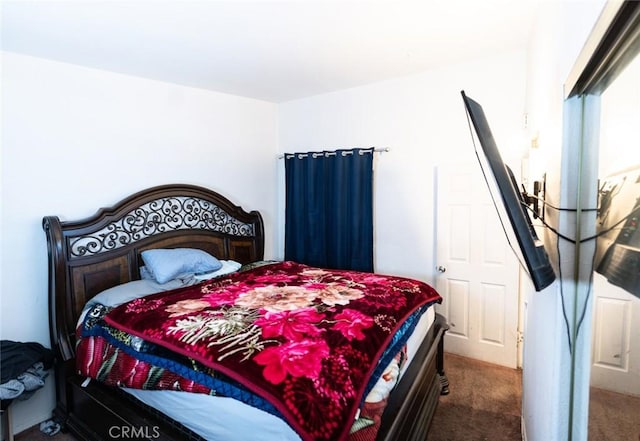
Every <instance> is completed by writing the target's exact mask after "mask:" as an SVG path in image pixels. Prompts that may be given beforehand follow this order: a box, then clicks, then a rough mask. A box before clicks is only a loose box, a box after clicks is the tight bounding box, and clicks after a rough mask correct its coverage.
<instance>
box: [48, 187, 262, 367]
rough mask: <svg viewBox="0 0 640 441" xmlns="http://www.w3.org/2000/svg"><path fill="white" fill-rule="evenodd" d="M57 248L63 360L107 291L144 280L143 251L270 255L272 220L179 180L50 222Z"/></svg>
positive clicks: (52, 267) (53, 256) (242, 257)
mask: <svg viewBox="0 0 640 441" xmlns="http://www.w3.org/2000/svg"><path fill="white" fill-rule="evenodd" d="M42 224H43V228H44V230H45V233H46V235H47V247H48V252H49V327H50V332H51V340H52V341H51V343H52V348H54V349H56V351H57V355H58V356H59V357H61V358H62V360H63V361H67V360H70V359H71V358H74V357H75V328H76V322H77V320H78V317H79V316H80V313H81V312H82V308H83V306H84V305H85V303H86V302H87V301H88V300H89V299H91V298H92V297H94V296H95V295H96V294H98V293H100V292H101V291H103V290H105V289H107V288H110V287H113V286H115V285H119V284H122V283H125V282H129V281H131V280H137V279H139V278H140V267H141V266H142V259H141V257H140V253H141V252H142V251H144V250H147V249H151V248H199V249H202V250H205V251H207V252H208V253H210V254H212V255H214V256H215V257H217V258H218V259H224V260H235V261H237V262H240V263H249V262H253V261H257V260H261V259H263V255H264V225H263V222H262V217H261V216H260V213H258V212H257V211H252V212H246V211H244V210H243V209H242V208H240V207H238V206H235V205H233V204H232V203H231V201H229V200H228V199H227V198H225V197H224V196H222V195H220V194H218V193H216V192H214V191H212V190H208V189H206V188H203V187H197V186H194V185H186V184H175V185H163V186H159V187H153V188H149V189H147V190H143V191H140V192H138V193H135V194H133V195H131V196H129V197H128V198H126V199H124V200H122V201H121V202H118V203H117V204H115V205H114V206H112V207H109V208H101V209H100V210H98V212H97V213H96V214H95V215H93V216H91V217H89V218H87V219H83V220H79V221H69V222H61V221H60V219H59V218H58V217H57V216H47V217H45V218H44V219H43V221H42Z"/></svg>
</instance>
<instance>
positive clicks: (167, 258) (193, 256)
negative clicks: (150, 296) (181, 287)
mask: <svg viewBox="0 0 640 441" xmlns="http://www.w3.org/2000/svg"><path fill="white" fill-rule="evenodd" d="M142 260H143V261H144V264H145V266H146V267H147V270H149V271H150V272H151V274H152V275H153V278H154V279H155V281H156V282H158V283H167V282H168V281H169V280H172V279H175V278H176V277H178V276H184V275H188V274H196V273H203V272H209V271H215V270H218V269H220V268H221V267H222V263H221V262H220V261H219V260H218V259H216V258H215V257H213V256H212V255H211V254H209V253H207V252H205V251H202V250H198V249H195V248H158V249H154V250H146V251H143V252H142Z"/></svg>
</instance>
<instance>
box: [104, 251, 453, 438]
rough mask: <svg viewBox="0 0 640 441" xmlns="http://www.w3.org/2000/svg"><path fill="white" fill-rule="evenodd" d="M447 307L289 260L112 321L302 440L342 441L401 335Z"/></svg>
mask: <svg viewBox="0 0 640 441" xmlns="http://www.w3.org/2000/svg"><path fill="white" fill-rule="evenodd" d="M440 300H441V299H440V296H439V295H438V294H437V293H436V291H435V290H433V289H432V288H431V287H430V286H429V285H426V284H424V283H422V282H419V281H416V280H411V279H406V278H401V277H393V276H382V275H377V274H371V273H360V272H353V271H341V270H325V269H320V268H313V267H309V266H305V265H302V264H298V263H294V262H282V263H276V264H272V265H267V266H262V267H258V268H255V269H252V270H250V271H247V272H242V273H237V274H233V275H231V276H227V277H224V278H222V279H215V280H212V281H210V282H205V283H202V284H199V285H195V286H192V287H187V288H182V289H179V290H175V291H171V292H163V293H159V294H154V295H150V296H147V297H143V298H140V299H137V300H134V301H132V302H130V303H126V304H124V305H121V306H119V307H117V308H115V309H113V310H112V311H110V312H109V313H108V314H107V315H106V316H105V318H104V321H105V322H106V324H107V325H109V326H110V327H112V328H115V329H117V330H120V331H124V332H126V333H128V334H131V335H133V336H137V337H140V338H142V339H144V340H145V341H148V342H151V343H154V344H156V345H158V346H160V347H163V348H167V349H170V350H171V351H173V352H175V353H177V354H181V355H183V356H186V357H188V358H190V359H194V360H196V361H198V362H199V363H202V365H204V366H207V367H210V368H212V369H214V370H215V371H217V372H221V373H223V374H225V375H227V376H228V377H230V378H231V379H233V380H236V381H238V382H239V383H241V384H242V385H244V387H246V388H247V389H248V390H250V391H251V392H253V393H256V394H257V395H260V396H261V397H263V398H265V399H267V400H268V401H269V402H270V403H271V404H272V405H273V406H274V407H275V408H276V409H277V410H278V411H279V412H280V413H281V414H282V415H283V417H284V418H285V419H286V420H287V421H288V423H289V424H290V425H291V426H292V427H293V428H294V429H295V430H296V431H297V432H298V434H299V435H300V436H301V437H302V439H303V440H340V439H346V438H347V437H348V434H349V429H350V427H351V423H352V422H353V420H354V416H355V414H356V411H357V409H358V408H359V406H360V403H361V400H362V398H363V394H364V392H365V388H366V386H367V383H368V380H369V377H370V376H371V375H372V373H373V371H374V370H375V368H376V366H377V362H378V360H379V359H380V357H381V355H382V353H383V352H384V350H385V348H386V347H387V346H388V344H389V342H390V341H391V339H392V338H393V336H394V333H395V332H396V331H397V330H398V329H399V328H400V326H401V325H402V323H403V321H404V320H405V319H406V318H407V317H409V316H410V315H411V314H412V313H413V312H414V311H416V310H417V309H419V308H420V307H422V306H424V305H428V304H431V303H434V302H439V301H440Z"/></svg>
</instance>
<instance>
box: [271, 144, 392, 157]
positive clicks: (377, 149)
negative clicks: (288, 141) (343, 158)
mask: <svg viewBox="0 0 640 441" xmlns="http://www.w3.org/2000/svg"><path fill="white" fill-rule="evenodd" d="M369 148H370V147H369ZM353 150H368V148H359V149H358V148H355V149H353ZM390 151H391V149H390V148H389V147H374V149H373V153H386V152H390ZM310 154H311V155H314V157H316V156H324V155H328V156H332V155H335V154H336V152H306V153H284V154H282V155H278V159H283V158H284V157H285V155H303V157H305V156H308V155H310ZM343 154H344V153H343ZM346 154H350V153H346Z"/></svg>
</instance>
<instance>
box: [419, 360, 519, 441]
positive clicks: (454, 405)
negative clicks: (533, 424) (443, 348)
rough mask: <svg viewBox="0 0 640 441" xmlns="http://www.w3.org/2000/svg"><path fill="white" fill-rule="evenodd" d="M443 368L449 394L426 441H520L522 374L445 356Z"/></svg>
mask: <svg viewBox="0 0 640 441" xmlns="http://www.w3.org/2000/svg"><path fill="white" fill-rule="evenodd" d="M444 366H445V372H446V374H447V377H448V378H449V384H450V387H449V389H450V391H451V392H450V393H449V395H445V396H441V397H440V402H439V404H438V408H437V410H436V414H435V416H434V418H433V422H432V424H431V430H430V431H429V437H428V441H484V440H487V441H514V440H520V439H522V436H521V431H520V413H521V412H520V409H521V402H520V400H521V396H522V392H521V387H522V386H521V385H522V371H520V370H516V369H509V368H505V367H502V366H496V365H492V364H489V363H484V362H482V361H478V360H472V359H470V358H465V357H460V356H458V355H453V354H448V353H446V354H445V360H444Z"/></svg>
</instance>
